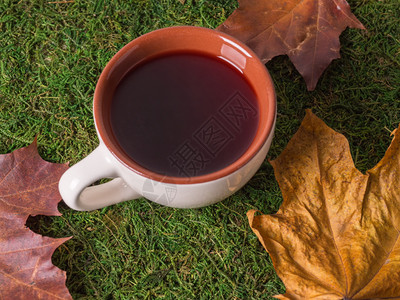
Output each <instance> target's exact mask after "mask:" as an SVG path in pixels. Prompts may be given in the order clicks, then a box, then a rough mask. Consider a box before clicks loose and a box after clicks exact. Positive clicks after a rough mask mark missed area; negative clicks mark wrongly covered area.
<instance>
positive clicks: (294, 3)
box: [217, 0, 365, 90]
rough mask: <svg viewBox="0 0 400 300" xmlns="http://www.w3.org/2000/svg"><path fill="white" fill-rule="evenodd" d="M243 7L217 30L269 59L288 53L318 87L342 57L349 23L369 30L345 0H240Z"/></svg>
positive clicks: (240, 6)
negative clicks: (324, 73)
mask: <svg viewBox="0 0 400 300" xmlns="http://www.w3.org/2000/svg"><path fill="white" fill-rule="evenodd" d="M238 1H239V8H238V9H236V10H235V11H234V12H233V14H232V15H231V16H229V18H228V19H227V20H226V21H225V22H224V23H223V24H221V25H220V26H219V27H218V28H217V30H220V31H223V32H226V33H228V34H230V35H233V36H235V37H236V38H238V39H239V40H241V41H243V42H244V43H246V44H247V45H248V46H249V47H250V48H252V49H253V50H254V52H255V53H256V54H257V55H258V56H259V57H260V58H261V60H262V61H263V62H264V63H266V62H268V61H269V60H271V59H272V58H273V57H275V56H277V55H283V54H287V55H288V56H289V58H290V59H291V61H292V62H293V64H294V65H295V67H296V69H297V70H298V71H299V72H300V74H301V75H302V76H303V77H304V79H305V81H306V83H307V88H308V90H314V89H315V86H316V85H317V82H318V79H319V77H320V76H321V74H322V73H323V71H324V70H325V69H326V68H327V66H328V65H329V64H330V62H331V61H332V60H333V59H335V58H339V57H340V54H339V49H340V41H339V36H340V34H341V33H342V31H343V30H345V29H346V27H347V26H349V27H353V28H360V29H365V28H364V26H363V25H362V24H361V23H360V21H358V20H357V18H356V17H355V16H354V15H353V14H352V13H351V11H350V6H349V5H348V3H347V2H346V1H345V0H284V1H283V0H238Z"/></svg>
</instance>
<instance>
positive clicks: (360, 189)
mask: <svg viewBox="0 0 400 300" xmlns="http://www.w3.org/2000/svg"><path fill="white" fill-rule="evenodd" d="M271 164H272V165H273V167H274V170H275V176H276V179H277V180H278V183H279V186H280V188H281V190H282V194H283V199H284V200H283V204H282V206H281V208H280V209H279V211H278V212H277V213H276V214H274V215H255V213H256V212H255V211H254V210H253V211H249V212H248V218H249V221H250V226H251V227H252V229H253V231H254V232H255V233H256V235H257V236H258V238H259V239H260V241H261V243H262V244H263V246H264V248H265V249H266V250H267V251H268V253H269V254H270V256H271V258H272V261H273V263H274V266H275V269H276V272H277V274H278V275H279V276H280V278H281V279H282V281H283V282H284V283H285V285H286V294H284V295H279V296H277V298H280V299H383V298H385V299H400V194H399V188H400V131H399V130H397V132H396V133H395V137H394V139H393V141H392V144H391V145H390V147H389V148H388V150H387V152H386V154H385V156H384V157H383V159H382V160H381V161H380V162H379V163H378V164H377V165H376V166H375V167H374V168H373V169H371V170H369V171H368V172H366V174H365V175H364V174H362V173H361V172H359V171H358V170H357V169H356V168H355V166H354V163H353V160H352V158H351V154H350V150H349V144H348V141H347V140H346V138H345V137H344V136H343V135H341V134H339V133H337V132H335V131H334V130H332V129H331V128H329V127H328V126H327V125H326V124H325V123H323V122H322V121H321V120H320V119H318V118H317V117H316V116H315V115H313V114H312V113H311V112H310V111H307V115H306V117H305V119H304V121H303V123H302V124H301V127H300V129H299V130H298V132H297V133H296V134H295V135H294V137H293V138H292V139H291V141H290V142H289V144H288V145H287V147H286V149H285V150H284V151H283V152H282V154H281V155H280V156H279V157H278V158H277V159H276V160H274V161H272V162H271Z"/></svg>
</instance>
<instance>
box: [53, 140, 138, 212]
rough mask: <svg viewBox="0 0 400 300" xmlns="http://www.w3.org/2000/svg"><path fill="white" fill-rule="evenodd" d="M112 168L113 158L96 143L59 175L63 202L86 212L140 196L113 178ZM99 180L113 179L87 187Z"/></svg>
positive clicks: (118, 179) (115, 173)
mask: <svg viewBox="0 0 400 300" xmlns="http://www.w3.org/2000/svg"><path fill="white" fill-rule="evenodd" d="M113 165H114V163H113V158H112V157H110V154H109V152H108V151H107V149H106V148H105V146H104V145H103V144H100V145H99V146H98V147H97V148H96V149H95V150H94V151H93V152H92V153H90V154H89V155H88V156H87V157H85V158H84V159H83V160H81V161H80V162H78V163H77V164H75V165H73V166H72V167H70V168H69V169H68V170H67V171H66V172H65V173H64V174H63V175H62V176H61V179H60V182H59V184H58V189H59V191H60V194H61V197H62V198H63V200H64V202H65V203H66V204H67V205H68V206H69V207H70V208H72V209H75V210H80V211H89V210H95V209H99V208H103V207H105V206H109V205H112V204H116V203H119V202H123V201H127V200H131V199H136V198H139V197H141V195H140V194H139V193H137V192H136V191H134V190H133V189H132V188H130V187H129V186H128V185H127V184H126V183H125V181H124V180H123V179H122V178H115V177H118V174H117V172H116V171H115V167H114V166H113ZM102 178H115V179H113V180H111V181H109V182H106V183H102V184H99V185H95V186H89V185H91V184H92V183H94V182H95V181H97V180H99V179H102Z"/></svg>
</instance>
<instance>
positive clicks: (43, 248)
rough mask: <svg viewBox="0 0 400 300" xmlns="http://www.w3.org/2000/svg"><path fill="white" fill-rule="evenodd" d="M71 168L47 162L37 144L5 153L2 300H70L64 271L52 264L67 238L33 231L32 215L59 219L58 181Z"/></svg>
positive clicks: (0, 169)
mask: <svg viewBox="0 0 400 300" xmlns="http://www.w3.org/2000/svg"><path fill="white" fill-rule="evenodd" d="M67 168H68V166H67V165H66V164H55V163H49V162H46V161H44V160H43V159H42V158H41V157H40V156H39V154H38V152H37V146H36V141H35V142H33V143H32V144H31V145H30V146H28V147H26V148H21V149H18V150H16V151H14V152H12V153H10V154H4V155H0V299H52V300H53V299H71V296H70V294H69V292H68V290H67V288H66V286H65V279H66V276H65V272H63V271H61V270H60V269H58V268H57V267H55V266H54V265H53V264H52V263H51V256H52V254H53V252H54V250H55V249H56V248H57V247H58V246H59V245H61V244H62V243H64V242H65V241H66V240H68V238H63V239H53V238H49V237H43V236H41V235H39V234H36V233H34V232H32V231H30V230H29V229H28V228H27V227H26V226H25V223H26V220H27V218H28V217H29V215H39V214H40V215H47V216H59V215H60V213H59V212H58V210H57V204H58V202H59V201H60V200H61V196H60V194H59V192H58V181H59V179H60V177H61V175H62V173H64V172H65V171H66V169H67Z"/></svg>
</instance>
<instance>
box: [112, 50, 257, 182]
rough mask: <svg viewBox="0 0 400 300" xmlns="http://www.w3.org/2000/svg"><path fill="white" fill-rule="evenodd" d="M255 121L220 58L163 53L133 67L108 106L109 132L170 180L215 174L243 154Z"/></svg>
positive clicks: (243, 90)
mask: <svg viewBox="0 0 400 300" xmlns="http://www.w3.org/2000/svg"><path fill="white" fill-rule="evenodd" d="M258 120H259V112H258V104H257V100H256V96H255V94H254V91H253V89H252V87H251V85H250V84H249V83H248V82H247V80H246V79H245V78H244V77H243V76H242V74H241V73H240V71H239V70H238V69H236V68H235V67H234V66H232V65H231V64H230V63H229V62H226V61H224V60H223V59H219V58H215V57H211V56H207V55H204V54H199V53H191V52H189V53H188V52H184V53H181V52H178V53H175V52H174V53H168V54H164V55H160V56H157V57H154V58H151V59H149V60H147V61H144V62H143V63H140V64H139V65H138V66H136V67H134V68H133V69H132V70H131V71H130V72H129V73H128V74H127V75H126V76H125V77H124V78H123V79H122V81H121V82H120V83H119V85H118V87H117V88H116V90H115V94H114V97H113V101H112V104H111V115H110V121H111V126H112V130H113V133H114V135H115V137H116V139H117V141H118V143H119V144H120V146H121V148H122V149H123V150H124V151H125V153H126V154H127V155H128V156H129V157H131V158H132V160H133V161H135V162H136V163H137V164H139V165H141V166H142V167H144V168H146V169H148V170H150V171H153V172H156V173H159V174H162V175H167V176H176V177H192V176H199V175H204V174H208V173H212V172H215V171H218V170H220V169H222V168H224V167H226V166H228V165H230V164H231V163H233V162H234V161H236V160H237V159H238V158H239V157H240V156H241V155H243V153H244V152H245V151H246V150H247V149H248V147H249V145H250V144H251V142H252V141H253V138H254V136H255V133H256V130H257V125H258Z"/></svg>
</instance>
